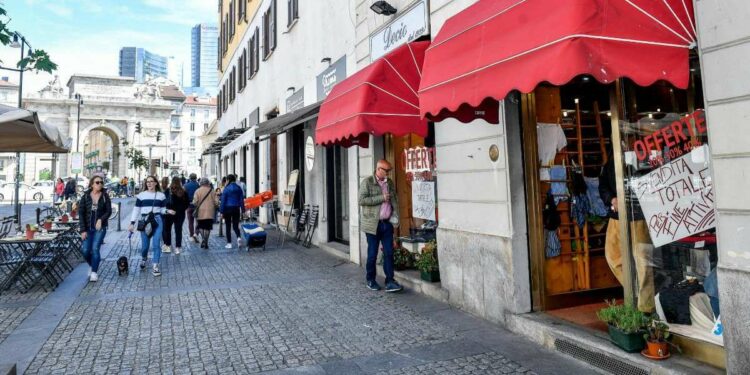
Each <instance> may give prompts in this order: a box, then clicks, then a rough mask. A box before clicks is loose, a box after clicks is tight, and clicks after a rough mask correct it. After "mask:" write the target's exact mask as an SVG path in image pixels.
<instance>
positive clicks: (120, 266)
mask: <svg viewBox="0 0 750 375" xmlns="http://www.w3.org/2000/svg"><path fill="white" fill-rule="evenodd" d="M123 273H124V274H126V275H127V274H129V273H130V272H129V269H128V257H126V256H124V255H123V256H121V257H120V259H117V274H118V275H120V276H122V274H123Z"/></svg>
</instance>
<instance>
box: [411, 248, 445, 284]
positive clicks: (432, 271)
mask: <svg viewBox="0 0 750 375" xmlns="http://www.w3.org/2000/svg"><path fill="white" fill-rule="evenodd" d="M416 266H417V269H418V270H419V272H420V277H421V278H422V280H425V281H429V282H436V281H440V265H439V263H438V252H437V242H436V241H435V240H432V241H430V242H428V243H427V245H425V246H424V248H422V252H421V253H420V254H419V257H417V263H416Z"/></svg>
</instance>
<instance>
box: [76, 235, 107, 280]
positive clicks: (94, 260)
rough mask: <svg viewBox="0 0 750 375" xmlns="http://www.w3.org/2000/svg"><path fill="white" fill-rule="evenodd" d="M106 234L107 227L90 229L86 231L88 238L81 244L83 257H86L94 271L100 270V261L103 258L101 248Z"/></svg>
mask: <svg viewBox="0 0 750 375" xmlns="http://www.w3.org/2000/svg"><path fill="white" fill-rule="evenodd" d="M106 235H107V228H102V229H101V230H94V229H89V231H88V232H87V233H86V239H85V240H84V241H83V244H81V253H83V259H86V263H88V264H89V266H91V271H92V272H98V271H99V262H100V261H101V259H102V257H101V254H100V253H99V249H101V247H102V242H104V236H106Z"/></svg>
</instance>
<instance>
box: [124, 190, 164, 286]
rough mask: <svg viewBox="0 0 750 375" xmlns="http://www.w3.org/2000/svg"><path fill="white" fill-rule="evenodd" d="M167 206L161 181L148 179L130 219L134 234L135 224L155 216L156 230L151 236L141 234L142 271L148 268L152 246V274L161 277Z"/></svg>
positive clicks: (131, 230) (129, 228) (131, 229)
mask: <svg viewBox="0 0 750 375" xmlns="http://www.w3.org/2000/svg"><path fill="white" fill-rule="evenodd" d="M166 205H167V199H166V197H165V196H164V193H162V192H161V187H160V186H159V180H157V179H156V177H155V176H148V177H146V190H145V191H142V192H140V193H138V195H136V199H135V207H134V208H133V215H132V216H131V217H130V227H128V230H129V231H130V232H131V233H132V232H133V231H134V230H135V223H136V222H137V221H138V220H141V219H147V218H148V214H150V213H153V214H154V219H155V221H156V228H155V229H154V230H153V232H152V233H149V234H147V233H146V232H144V231H142V232H141V269H144V268H146V261H147V260H148V249H149V246H150V247H151V251H152V252H153V261H152V263H153V270H152V272H153V274H154V276H161V270H159V259H160V258H161V248H160V247H159V243H160V242H161V232H162V230H163V228H164V220H163V219H162V216H163V215H164V214H166V213H168V211H167V209H166ZM172 213H174V212H172Z"/></svg>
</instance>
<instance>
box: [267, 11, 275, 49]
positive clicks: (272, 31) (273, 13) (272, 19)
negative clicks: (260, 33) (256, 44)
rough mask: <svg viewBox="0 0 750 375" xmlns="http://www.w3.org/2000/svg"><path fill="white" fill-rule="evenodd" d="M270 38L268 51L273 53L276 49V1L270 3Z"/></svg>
mask: <svg viewBox="0 0 750 375" xmlns="http://www.w3.org/2000/svg"><path fill="white" fill-rule="evenodd" d="M270 31H271V36H270V37H269V39H270V40H271V47H270V50H271V51H273V50H275V49H276V0H273V2H272V3H271V30H270Z"/></svg>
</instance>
